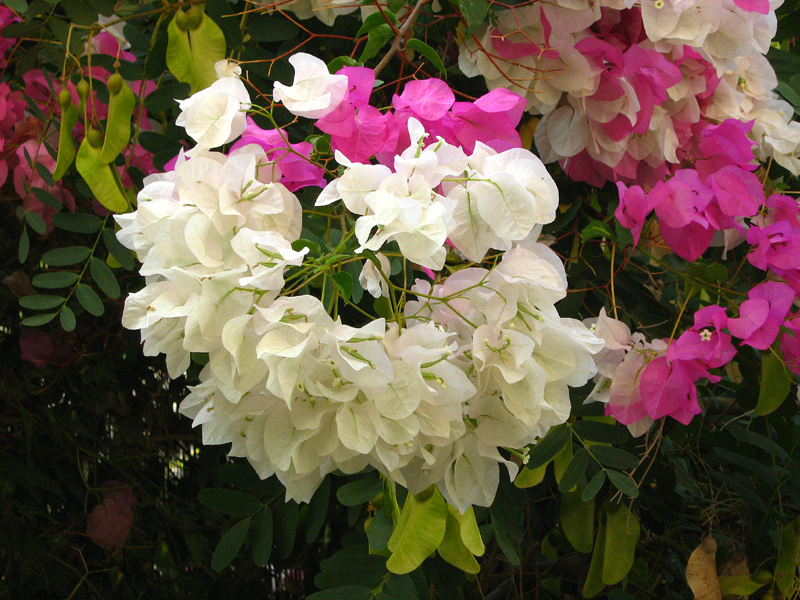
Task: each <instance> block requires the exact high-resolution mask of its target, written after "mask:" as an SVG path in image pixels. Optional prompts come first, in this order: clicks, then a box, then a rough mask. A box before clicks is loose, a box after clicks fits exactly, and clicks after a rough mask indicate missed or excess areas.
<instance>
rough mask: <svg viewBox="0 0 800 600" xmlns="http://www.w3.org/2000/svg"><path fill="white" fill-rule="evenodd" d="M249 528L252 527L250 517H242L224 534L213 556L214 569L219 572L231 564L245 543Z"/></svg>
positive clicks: (212, 565) (212, 566) (212, 564)
mask: <svg viewBox="0 0 800 600" xmlns="http://www.w3.org/2000/svg"><path fill="white" fill-rule="evenodd" d="M248 529H250V519H242V520H241V521H239V522H238V523H237V524H236V525H234V526H233V527H231V528H230V529H228V531H226V532H225V533H224V534H223V536H222V539H220V541H219V544H217V547H216V548H215V549H214V555H213V556H212V557H211V568H212V569H214V570H215V571H217V572H218V573H219V572H220V571H222V570H223V569H224V568H225V567H227V566H228V565H229V564H231V561H232V560H233V559H234V558H236V555H237V554H239V550H240V549H241V548H242V544H244V539H245V538H246V537H247V530H248Z"/></svg>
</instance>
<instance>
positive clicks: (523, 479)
mask: <svg viewBox="0 0 800 600" xmlns="http://www.w3.org/2000/svg"><path fill="white" fill-rule="evenodd" d="M548 464H549V463H545V464H543V465H541V466H538V467H536V468H535V469H528V468H522V469H520V470H519V473H518V474H517V478H516V479H515V480H514V485H515V486H517V487H518V488H520V489H525V488H529V487H533V486H535V485H539V484H540V483H542V481H544V476H545V474H546V473H547V465H548Z"/></svg>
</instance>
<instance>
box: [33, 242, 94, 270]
mask: <svg viewBox="0 0 800 600" xmlns="http://www.w3.org/2000/svg"><path fill="white" fill-rule="evenodd" d="M91 253H92V251H91V250H90V249H89V248H87V247H86V246H67V247H65V248H56V249H55V250H50V251H49V252H45V253H44V255H43V256H42V262H44V263H45V264H46V265H50V266H51V267H66V266H68V265H74V264H77V263H80V262H83V261H85V260H86V259H87V258H89V255H90V254H91Z"/></svg>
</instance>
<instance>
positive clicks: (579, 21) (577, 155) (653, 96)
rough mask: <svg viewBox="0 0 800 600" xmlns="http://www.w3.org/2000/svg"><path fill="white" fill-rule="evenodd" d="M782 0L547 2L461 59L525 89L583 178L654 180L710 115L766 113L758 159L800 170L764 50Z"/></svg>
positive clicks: (494, 31)
mask: <svg viewBox="0 0 800 600" xmlns="http://www.w3.org/2000/svg"><path fill="white" fill-rule="evenodd" d="M779 4H780V2H772V3H768V2H766V1H763V2H736V1H734V0H711V1H709V2H682V1H674V0H656V1H655V2H651V1H648V2H644V3H642V4H641V6H639V5H638V4H636V5H634V3H633V2H631V1H628V0H625V1H618V0H607V1H603V2H577V3H575V2H566V1H563V0H559V1H556V2H552V3H535V4H532V5H527V6H523V7H521V8H512V9H509V10H506V11H503V12H501V13H500V14H499V15H498V18H497V24H496V25H492V26H485V27H484V28H483V29H481V30H479V31H478V32H477V33H476V35H475V36H473V37H471V38H469V39H467V40H466V41H465V42H464V44H463V45H462V46H461V52H460V56H459V65H460V67H461V69H462V71H464V73H466V74H467V75H470V76H475V75H479V74H480V75H483V76H484V77H485V79H486V82H487V84H488V86H489V87H490V88H500V87H505V88H510V89H513V90H515V91H519V92H520V93H523V94H525V96H526V100H527V109H528V110H529V111H530V112H533V113H539V114H542V115H544V116H543V117H542V119H541V122H540V123H539V126H538V127H537V129H536V137H535V140H536V146H537V148H538V149H539V151H540V152H541V155H542V158H543V160H545V162H551V161H556V160H558V161H561V165H562V167H563V168H564V170H565V171H566V172H567V174H568V175H569V176H570V177H571V178H573V179H575V180H578V181H586V182H589V183H591V184H593V185H598V186H600V185H602V184H603V183H604V182H605V181H624V182H637V183H639V184H641V185H647V186H652V185H654V184H655V183H656V182H657V181H660V180H661V179H663V178H664V176H665V175H667V174H668V173H671V172H673V171H674V170H675V169H676V168H677V167H678V165H680V164H681V163H682V162H683V161H684V160H685V159H686V158H687V156H686V148H691V147H694V146H695V145H696V144H695V143H692V140H693V138H697V137H698V136H700V135H702V132H703V130H704V129H706V127H707V126H708V125H709V124H713V123H720V122H722V121H724V120H726V119H735V120H738V121H742V122H749V121H752V120H755V125H754V126H753V129H752V131H751V132H750V136H751V138H752V139H754V140H755V141H757V142H758V143H759V145H760V146H759V150H758V156H757V158H758V159H759V160H765V159H766V158H768V157H774V159H775V160H776V161H777V162H778V163H779V164H781V165H783V166H784V167H786V168H787V169H789V170H790V171H792V172H794V173H797V172H798V170H800V158H798V149H799V144H800V125H798V124H797V123H794V122H791V118H792V116H793V114H794V111H793V109H792V108H791V106H790V105H789V104H788V103H786V102H785V101H783V100H780V99H779V98H778V97H777V96H776V94H775V92H774V91H773V90H774V89H775V87H776V86H777V79H776V77H775V73H774V71H773V69H772V67H771V66H770V64H769V62H767V59H766V58H765V57H764V54H765V53H766V52H767V50H768V49H769V45H770V42H771V39H772V37H773V35H774V34H775V29H776V23H777V20H776V17H775V13H774V10H775V8H776V7H777V6H778V5H779Z"/></svg>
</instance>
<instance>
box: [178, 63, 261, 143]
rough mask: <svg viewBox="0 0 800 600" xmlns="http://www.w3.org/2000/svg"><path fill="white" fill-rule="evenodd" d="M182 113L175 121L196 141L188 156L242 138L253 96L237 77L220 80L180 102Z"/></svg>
mask: <svg viewBox="0 0 800 600" xmlns="http://www.w3.org/2000/svg"><path fill="white" fill-rule="evenodd" d="M178 104H179V105H180V107H181V114H180V115H178V118H177V119H176V120H175V124H176V125H180V126H183V127H184V128H185V129H186V133H188V134H189V136H190V137H191V138H192V139H193V140H194V141H195V142H197V146H195V147H194V148H192V149H191V150H190V151H189V152H187V153H186V154H187V155H189V156H192V155H194V154H195V153H197V152H199V151H200V150H203V149H209V148H217V147H218V146H222V145H223V144H227V143H228V142H232V141H233V140H235V139H236V138H237V137H239V136H240V135H242V132H244V129H245V126H246V125H247V123H246V119H245V111H246V110H247V108H248V107H249V106H250V94H248V93H247V89H245V87H244V84H243V83H242V82H241V80H240V79H237V78H236V77H223V78H221V79H217V80H216V81H215V82H214V83H212V84H211V85H210V86H209V87H207V88H206V89H204V90H200V91H199V92H197V93H196V94H193V95H192V96H190V97H189V98H187V99H186V100H179V101H178Z"/></svg>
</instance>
